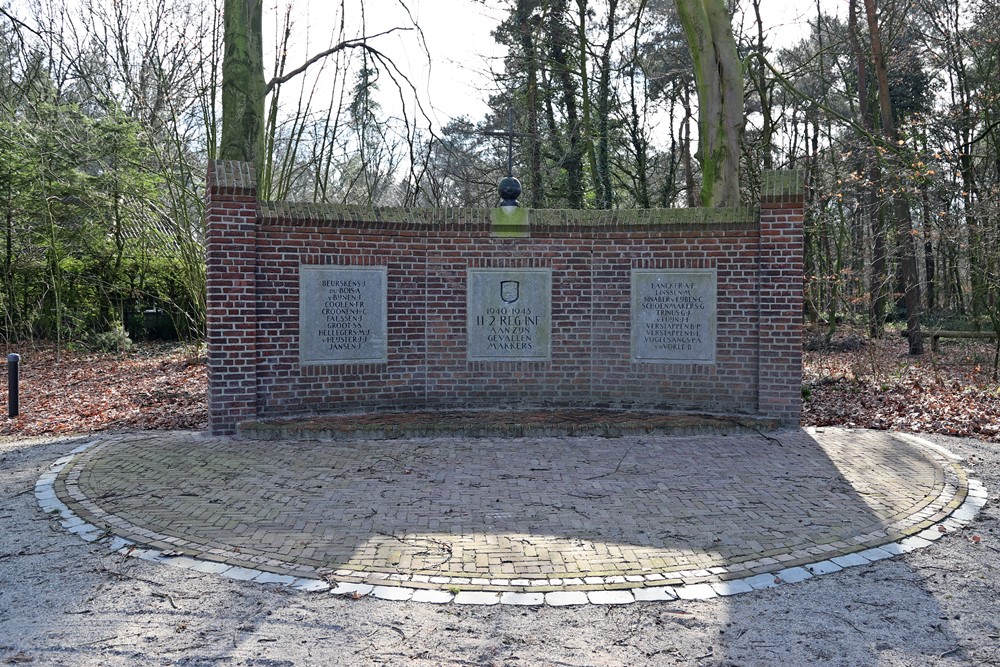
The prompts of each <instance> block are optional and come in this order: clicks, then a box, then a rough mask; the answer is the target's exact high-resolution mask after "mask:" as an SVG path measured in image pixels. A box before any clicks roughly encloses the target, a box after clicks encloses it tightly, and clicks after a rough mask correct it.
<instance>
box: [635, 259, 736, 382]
mask: <svg viewBox="0 0 1000 667" xmlns="http://www.w3.org/2000/svg"><path fill="white" fill-rule="evenodd" d="M715 297H716V272H715V269H634V270H633V271H632V361H633V362H640V363H703V364H712V363H715V332H716V298H715Z"/></svg>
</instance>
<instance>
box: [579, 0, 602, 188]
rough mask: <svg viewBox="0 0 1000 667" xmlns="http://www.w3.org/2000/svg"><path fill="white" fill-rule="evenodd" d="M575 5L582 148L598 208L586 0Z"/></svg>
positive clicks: (600, 184) (580, 0)
mask: <svg viewBox="0 0 1000 667" xmlns="http://www.w3.org/2000/svg"><path fill="white" fill-rule="evenodd" d="M576 6H577V26H576V39H577V51H578V52H579V54H580V56H579V57H580V63H579V64H580V67H579V71H580V111H581V113H582V114H583V124H582V132H581V134H582V141H583V144H584V145H583V149H584V150H585V152H586V153H587V162H588V165H589V167H590V177H591V179H593V183H594V191H595V192H596V193H597V201H598V208H604V207H603V206H601V205H600V202H601V201H603V200H604V193H603V192H602V191H601V187H602V185H603V183H602V182H601V180H600V178H599V176H598V173H599V172H598V167H597V147H596V146H595V145H594V144H595V141H594V124H593V123H594V120H593V113H592V110H591V108H592V104H591V100H590V72H589V71H588V70H587V55H588V46H589V44H588V42H587V0H576ZM602 76H603V74H602ZM597 114H598V116H600V114H601V111H600V109H598V111H597Z"/></svg>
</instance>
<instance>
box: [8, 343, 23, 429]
mask: <svg viewBox="0 0 1000 667" xmlns="http://www.w3.org/2000/svg"><path fill="white" fill-rule="evenodd" d="M20 363H21V355H20V354H8V355H7V416H8V417H10V418H11V419H13V418H14V417H16V416H18V415H19V414H20V413H21V412H20V406H19V405H18V404H19V403H20V396H18V379H19V377H18V376H19V373H20V369H19V368H18V366H19V365H20Z"/></svg>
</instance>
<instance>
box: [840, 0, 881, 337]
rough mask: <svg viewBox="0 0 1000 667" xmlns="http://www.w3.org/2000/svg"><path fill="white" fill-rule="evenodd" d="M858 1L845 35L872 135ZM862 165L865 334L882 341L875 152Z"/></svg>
mask: <svg viewBox="0 0 1000 667" xmlns="http://www.w3.org/2000/svg"><path fill="white" fill-rule="evenodd" d="M857 5H858V0H851V2H850V8H849V10H848V19H847V20H848V34H849V35H850V39H851V48H852V49H853V51H854V57H855V60H856V62H857V68H858V115H859V116H860V117H861V125H862V127H864V128H865V130H866V131H867V132H868V133H869V134H872V133H873V132H874V126H875V123H874V122H873V121H872V117H871V105H870V104H869V103H868V65H867V59H866V57H865V54H864V52H863V51H862V50H861V44H860V43H859V41H858V11H857ZM862 160H863V161H864V163H865V167H864V173H866V176H867V178H866V179H865V180H866V182H865V183H864V184H863V185H861V186H860V188H859V189H860V190H861V191H862V192H861V194H860V199H861V202H862V203H861V206H862V208H863V209H864V213H865V217H866V219H867V221H868V228H869V230H870V233H871V241H872V264H871V275H870V276H869V283H868V285H869V288H868V297H869V298H868V335H869V336H871V337H872V338H881V337H882V336H883V335H884V334H885V305H886V304H885V301H886V297H885V269H886V259H887V257H886V238H885V222H884V220H883V217H882V213H881V209H880V207H879V205H878V195H877V193H878V192H879V191H881V190H882V170H881V168H880V167H879V164H878V159H877V157H876V155H875V154H874V152H870V151H869V152H867V154H865V155H863V156H862Z"/></svg>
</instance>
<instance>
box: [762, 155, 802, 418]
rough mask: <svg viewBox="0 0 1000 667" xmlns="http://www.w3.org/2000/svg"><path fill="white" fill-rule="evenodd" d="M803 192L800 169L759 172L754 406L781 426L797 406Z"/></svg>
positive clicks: (797, 414) (798, 411)
mask: <svg viewBox="0 0 1000 667" xmlns="http://www.w3.org/2000/svg"><path fill="white" fill-rule="evenodd" d="M803 195H804V192H803V174H802V172H801V171H784V172H779V171H769V172H764V174H763V182H762V184H761V197H760V268H759V271H760V274H759V276H760V277H759V280H760V353H759V357H758V373H759V375H758V383H759V384H758V393H757V410H758V412H759V413H760V414H761V415H762V416H766V417H777V418H778V419H780V420H781V422H782V424H784V425H798V424H799V417H800V415H801V411H802V290H803V288H804V276H803V263H802V257H803V230H802V221H803V215H804V196H803Z"/></svg>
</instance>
